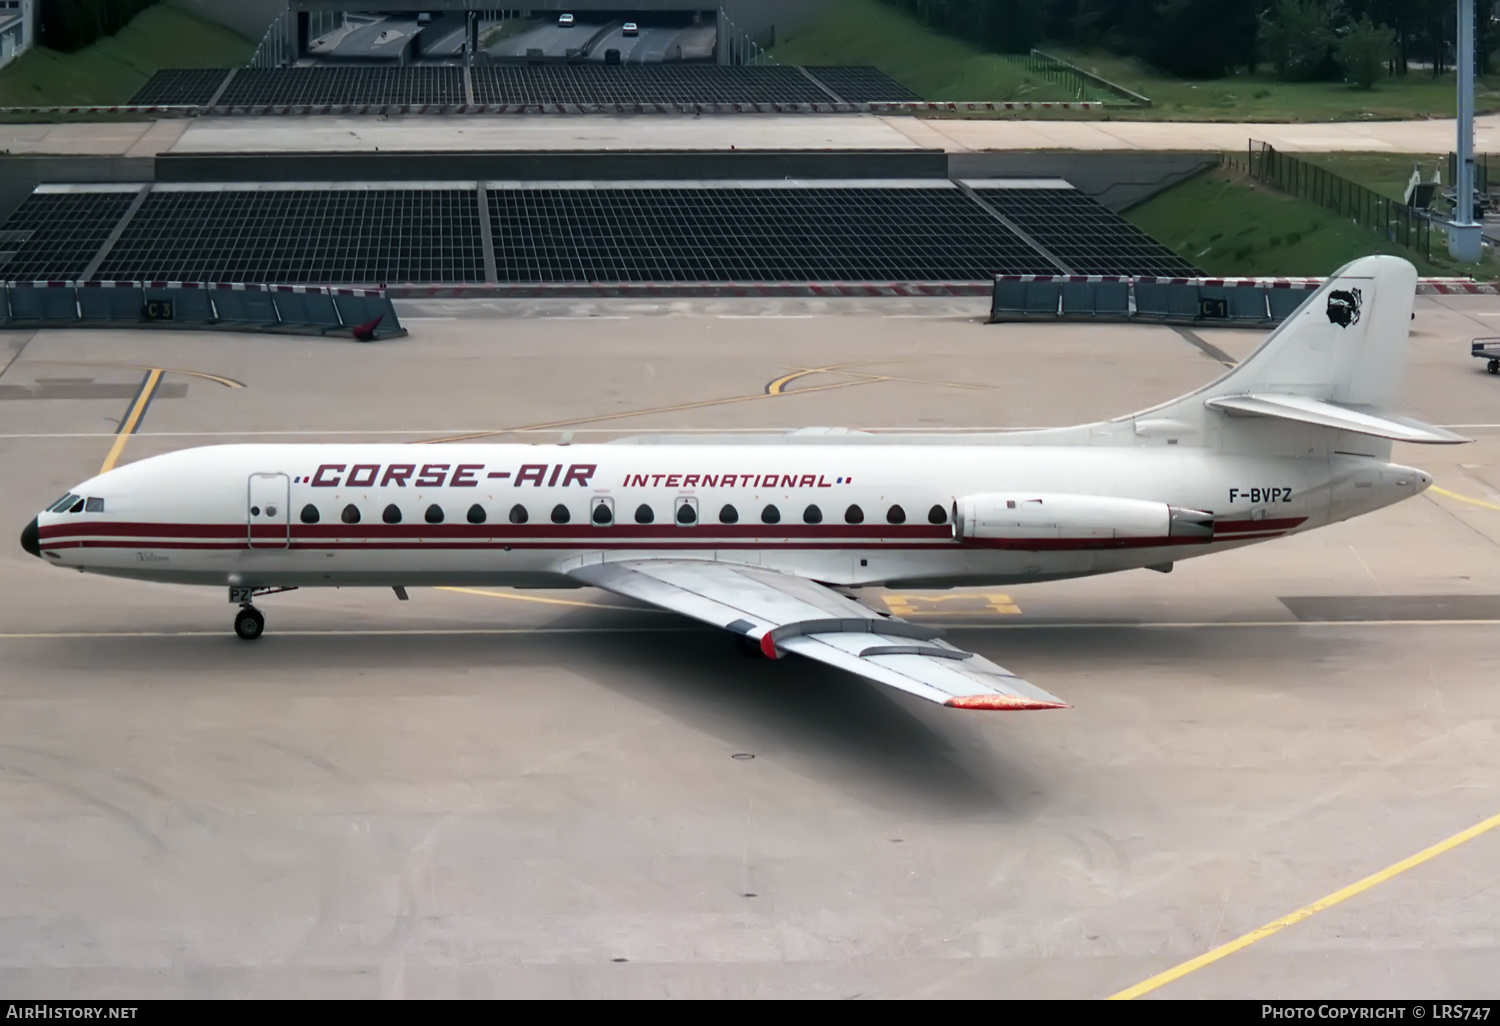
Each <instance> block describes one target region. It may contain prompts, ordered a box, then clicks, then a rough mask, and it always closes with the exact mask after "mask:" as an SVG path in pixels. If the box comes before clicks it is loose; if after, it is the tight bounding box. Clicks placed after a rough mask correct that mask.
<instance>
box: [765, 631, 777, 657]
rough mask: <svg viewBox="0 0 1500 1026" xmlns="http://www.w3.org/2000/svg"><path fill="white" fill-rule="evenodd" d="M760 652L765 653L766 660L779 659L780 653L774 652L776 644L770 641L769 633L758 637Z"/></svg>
mask: <svg viewBox="0 0 1500 1026" xmlns="http://www.w3.org/2000/svg"><path fill="white" fill-rule="evenodd" d="M760 650H761V651H762V652H763V653H765V656H766V658H767V659H780V658H781V653H780V652H777V651H776V642H774V641H772V640H771V632H770V631H766V633H764V634H762V635H761V636H760Z"/></svg>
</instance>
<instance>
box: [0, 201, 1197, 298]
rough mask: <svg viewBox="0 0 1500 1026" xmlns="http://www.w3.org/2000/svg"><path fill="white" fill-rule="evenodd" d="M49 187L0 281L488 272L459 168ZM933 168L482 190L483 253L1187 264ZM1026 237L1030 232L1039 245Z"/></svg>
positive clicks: (621, 278) (622, 260) (779, 269)
mask: <svg viewBox="0 0 1500 1026" xmlns="http://www.w3.org/2000/svg"><path fill="white" fill-rule="evenodd" d="M86 188H87V187H77V186H74V187H69V188H56V187H44V190H42V191H38V192H35V193H33V194H32V195H31V196H30V197H29V198H28V199H27V200H26V201H25V202H24V203H23V204H22V205H21V207H20V208H19V209H18V210H17V211H16V212H15V213H14V214H12V215H11V217H10V218H9V219H8V220H7V221H6V222H5V223H4V225H0V279H8V280H14V281H26V280H34V279H44V280H77V279H78V278H80V277H82V275H83V272H84V271H85V269H87V268H88V267H89V266H90V264H91V263H92V262H93V261H94V260H95V258H96V255H98V254H100V253H101V251H102V247H103V246H104V243H105V241H106V239H108V238H109V237H110V236H111V234H112V233H115V231H116V228H117V227H118V229H119V231H118V233H117V238H115V240H114V242H113V243H111V245H110V248H109V250H108V252H106V253H104V255H103V258H102V260H101V262H100V266H99V267H98V270H97V272H96V273H95V275H94V277H96V278H98V279H103V280H126V281H139V280H147V281H155V280H164V279H165V280H175V281H214V282H268V283H280V284H368V285H374V284H380V283H387V284H393V283H408V282H411V283H418V282H434V283H436V282H453V283H465V282H482V281H484V280H486V253H487V243H486V240H485V238H484V235H485V233H484V231H483V230H482V229H483V228H484V227H486V226H485V225H483V223H482V221H481V211H480V204H479V197H478V195H477V194H476V191H475V189H474V188H473V187H472V184H468V185H467V186H466V185H465V184H464V183H454V184H451V185H449V184H442V183H433V184H432V185H428V186H419V185H402V184H379V185H370V186H364V185H360V186H354V187H345V188H329V187H326V186H323V187H314V186H287V187H248V186H233V185H223V186H213V185H210V186H203V187H198V186H193V187H182V186H171V185H158V186H156V187H155V188H154V189H153V190H152V191H151V192H150V193H148V194H147V195H146V197H145V198H144V201H143V202H142V203H141V204H140V205H139V207H138V208H137V209H136V210H135V212H134V213H133V214H132V215H131V217H130V219H129V220H128V221H125V222H124V223H123V224H122V219H123V218H124V216H125V213H126V211H127V209H128V208H129V207H130V206H131V203H132V201H133V200H134V199H135V198H136V196H137V195H138V193H137V192H135V191H134V190H133V189H123V190H122V189H118V188H107V187H98V188H97V191H84V190H85V189H86ZM976 191H977V193H978V194H979V195H980V196H982V197H983V199H984V200H985V202H987V203H989V204H990V205H991V206H992V207H994V208H995V209H996V210H998V211H1000V212H1002V213H1003V214H1004V216H1005V217H1006V218H1008V219H1009V220H1010V221H1011V223H1012V224H1014V225H1016V226H1017V228H1018V229H1019V230H1020V231H1021V232H1022V233H1023V234H1024V235H1025V236H1027V238H1023V237H1022V235H1018V234H1016V232H1015V231H1012V230H1011V228H1010V227H1007V225H1006V224H1005V223H1004V222H1003V221H1002V220H1001V219H1000V218H997V217H996V216H995V215H994V214H993V213H991V211H990V210H987V209H985V207H984V206H983V205H982V204H980V203H976V202H975V201H974V199H973V198H972V197H971V196H970V195H969V194H968V193H967V192H965V191H964V190H963V189H959V188H955V187H953V186H952V185H950V184H948V183H946V182H944V181H942V180H937V181H933V182H931V183H928V182H925V181H911V182H874V181H872V182H868V183H864V182H829V183H822V184H816V185H789V184H783V183H780V182H765V183H752V182H742V183H729V182H726V183H722V184H714V185H700V184H689V183H684V184H676V183H654V182H653V183H641V184H630V183H619V184H617V185H614V184H595V185H592V186H589V187H576V186H569V185H567V184H565V183H526V182H522V183H507V184H505V185H504V186H500V185H498V184H497V185H494V186H491V187H488V188H487V189H486V190H485V195H486V196H487V199H488V209H487V210H485V211H484V213H483V216H484V217H486V218H488V221H489V224H488V226H487V227H488V228H489V236H490V239H489V240H488V252H490V253H492V255H493V258H494V267H495V272H496V279H497V280H498V281H500V282H510V283H579V282H731V281H738V282H777V281H977V280H983V279H985V278H988V277H990V276H991V275H995V274H1056V273H1059V272H1060V270H1061V269H1060V268H1059V267H1058V266H1056V265H1054V264H1053V263H1052V261H1051V260H1049V259H1048V258H1047V257H1046V256H1045V255H1043V253H1042V252H1040V251H1039V250H1038V249H1037V248H1036V247H1037V246H1040V247H1042V248H1043V249H1046V250H1049V251H1050V252H1051V253H1053V254H1055V256H1056V257H1057V258H1058V260H1059V261H1061V262H1062V263H1063V264H1065V265H1067V268H1068V269H1069V270H1071V271H1074V272H1077V273H1083V274H1110V275H1115V274H1120V275H1162V276H1179V275H1181V276H1189V275H1194V274H1197V273H1198V272H1197V270H1196V269H1195V268H1193V267H1192V266H1191V265H1190V264H1189V263H1188V262H1187V261H1185V260H1183V259H1182V258H1181V257H1179V256H1177V255H1176V254H1175V253H1172V252H1171V251H1170V250H1168V249H1167V248H1166V247H1164V246H1162V245H1160V244H1159V243H1157V242H1156V241H1155V240H1153V239H1151V238H1150V237H1149V236H1147V235H1145V234H1144V233H1142V232H1141V231H1140V230H1139V229H1137V228H1135V227H1134V226H1132V225H1130V224H1129V223H1128V222H1126V221H1125V220H1124V219H1123V218H1121V217H1119V216H1118V215H1117V214H1114V213H1112V212H1111V211H1109V210H1108V209H1106V208H1105V207H1103V206H1101V205H1100V204H1098V203H1096V202H1095V201H1093V200H1091V199H1089V198H1088V197H1086V196H1084V195H1083V194H1081V193H1079V192H1077V191H1076V190H1072V189H1051V188H1002V187H998V186H995V187H991V186H988V185H986V186H984V187H981V188H979V189H978V190H976ZM1033 241H1034V243H1035V245H1033Z"/></svg>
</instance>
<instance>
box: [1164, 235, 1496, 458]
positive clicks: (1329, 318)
mask: <svg viewBox="0 0 1500 1026" xmlns="http://www.w3.org/2000/svg"><path fill="white" fill-rule="evenodd" d="M1416 291H1417V270H1416V268H1415V267H1413V266H1412V265H1411V264H1410V263H1408V262H1407V261H1405V260H1402V259H1401V258H1400V257H1394V256H1369V257H1361V258H1360V259H1359V260H1356V261H1354V262H1353V263H1351V264H1347V265H1346V266H1344V267H1342V268H1340V269H1339V270H1338V271H1337V272H1336V273H1335V274H1334V275H1333V277H1331V278H1329V279H1328V281H1326V282H1325V283H1324V284H1323V285H1322V287H1321V288H1319V289H1318V290H1317V291H1315V292H1314V293H1313V294H1312V295H1311V296H1309V297H1308V299H1307V301H1306V302H1304V303H1303V304H1302V305H1301V306H1300V307H1298V308H1297V311H1296V312H1295V313H1294V314H1292V316H1290V317H1288V318H1287V319H1286V320H1285V321H1283V322H1282V323H1281V326H1280V327H1278V328H1277V329H1276V330H1275V331H1273V332H1272V333H1271V335H1270V337H1268V338H1267V339H1266V340H1265V342H1263V343H1262V344H1261V345H1260V348H1258V349H1256V350H1255V352H1253V353H1251V354H1250V356H1248V357H1247V358H1246V359H1245V360H1244V362H1243V363H1241V364H1240V365H1239V366H1238V367H1236V368H1235V369H1234V370H1233V371H1231V372H1230V373H1228V374H1226V375H1224V376H1223V377H1221V378H1219V379H1218V380H1217V381H1215V382H1214V383H1213V384H1211V385H1208V386H1207V387H1206V388H1203V389H1200V390H1199V391H1198V392H1195V393H1193V394H1192V395H1189V396H1185V397H1184V398H1183V399H1181V400H1178V401H1177V402H1175V403H1173V404H1169V405H1171V406H1174V407H1176V411H1180V412H1181V414H1182V415H1186V419H1188V420H1191V419H1192V417H1191V415H1190V414H1189V411H1188V410H1187V409H1185V407H1187V406H1190V405H1197V404H1200V403H1201V404H1202V406H1206V407H1208V408H1209V409H1212V410H1217V411H1219V412H1221V413H1225V414H1228V415H1230V416H1235V417H1262V418H1272V419H1275V420H1280V421H1292V422H1295V423H1299V424H1304V425H1311V426H1314V427H1319V428H1325V429H1328V430H1332V431H1347V432H1353V433H1355V434H1362V435H1372V436H1374V437H1376V438H1385V439H1391V440H1396V441H1403V442H1425V443H1439V444H1442V443H1455V442H1466V441H1468V439H1466V438H1464V437H1463V436H1461V435H1456V434H1454V433H1453V432H1451V431H1447V430H1444V429H1443V428H1438V427H1433V426H1431V425H1428V424H1422V423H1420V422H1418V421H1414V420H1411V419H1409V418H1406V417H1400V416H1397V415H1396V413H1395V410H1396V408H1397V406H1398V405H1399V404H1400V401H1401V386H1402V381H1403V379H1404V378H1405V376H1406V347H1407V335H1408V333H1409V332H1410V330H1411V320H1412V306H1413V304H1414V302H1415V300H1416Z"/></svg>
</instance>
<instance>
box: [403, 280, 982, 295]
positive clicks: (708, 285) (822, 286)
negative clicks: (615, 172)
mask: <svg viewBox="0 0 1500 1026" xmlns="http://www.w3.org/2000/svg"><path fill="white" fill-rule="evenodd" d="M993 290H994V285H993V284H992V283H990V282H987V281H896V282H866V281H859V282H831V281H807V282H795V281H766V282H714V281H683V282H490V283H486V284H469V285H390V286H387V287H386V290H385V292H386V295H388V296H390V297H391V298H392V299H580V298H589V299H683V298H705V299H711V298H748V299H756V298H765V299H775V298H808V297H811V298H837V297H847V296H854V297H879V296H887V297H892V296H894V297H900V296H908V297H910V296H988V295H990V293H991V292H992V291H993Z"/></svg>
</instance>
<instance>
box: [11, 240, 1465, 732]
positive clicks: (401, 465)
mask: <svg viewBox="0 0 1500 1026" xmlns="http://www.w3.org/2000/svg"><path fill="white" fill-rule="evenodd" d="M1415 289H1416V271H1415V270H1414V269H1413V268H1412V266H1411V264H1409V263H1407V262H1406V261H1404V260H1401V259H1398V258H1395V257H1387V256H1375V257H1367V258H1364V259H1361V260H1357V261H1355V262H1354V263H1352V264H1349V265H1348V266H1347V267H1345V268H1343V269H1342V270H1341V271H1340V272H1338V274H1337V275H1335V277H1334V278H1333V279H1331V280H1330V281H1329V282H1328V283H1326V284H1325V285H1324V286H1323V287H1322V288H1320V289H1319V290H1317V291H1316V292H1315V293H1313V294H1312V295H1311V296H1310V297H1309V299H1308V300H1307V302H1306V303H1304V304H1303V306H1302V307H1301V308H1300V309H1299V310H1298V311H1297V313H1296V314H1294V315H1293V316H1292V317H1290V318H1288V319H1287V320H1286V321H1285V322H1284V323H1283V324H1282V325H1281V326H1280V327H1279V328H1278V329H1277V330H1276V331H1274V332H1272V333H1271V335H1270V337H1269V338H1267V339H1266V341H1265V342H1264V344H1262V345H1261V346H1260V348H1258V349H1257V350H1256V351H1255V352H1254V353H1253V354H1252V355H1251V356H1250V357H1249V358H1248V359H1246V360H1245V361H1244V362H1243V363H1241V364H1240V365H1239V366H1238V367H1236V368H1234V369H1233V370H1232V371H1230V372H1229V373H1227V374H1225V375H1224V376H1223V377H1221V378H1220V379H1219V380H1217V381H1215V382H1213V383H1212V384H1209V385H1207V386H1205V387H1203V388H1201V389H1199V390H1198V391H1196V392H1193V393H1191V394H1189V395H1187V396H1184V397H1183V398H1181V399H1177V400H1174V401H1172V402H1169V403H1166V404H1165V405H1162V406H1158V407H1156V408H1154V409H1151V410H1147V411H1145V412H1143V413H1138V414H1135V415H1132V416H1128V417H1121V418H1118V419H1116V420H1111V421H1103V422H1100V423H1095V424H1086V425H1082V426H1080V427H1071V428H1059V429H1049V430H1040V431H1018V432H1007V433H999V434H988V435H983V436H975V435H948V436H944V437H928V436H922V437H911V436H892V435H877V434H870V433H864V432H857V431H856V432H839V431H830V430H821V431H813V432H794V433H792V434H790V435H779V436H774V437H763V438H758V439H752V440H749V441H748V442H747V441H746V440H744V439H734V440H732V441H731V440H724V441H715V442H714V443H713V444H703V443H702V442H701V440H700V441H699V442H698V443H697V444H678V443H677V442H674V441H672V440H670V439H647V440H635V442H636V444H628V443H627V444H621V443H618V442H613V443H609V444H604V445H478V444H438V445H226V446H214V447H210V448H198V449H188V450H184V451H181V452H176V453H171V454H168V455H164V456H156V457H152V458H150V459H145V460H142V461H140V462H139V463H133V464H130V465H128V466H124V467H120V468H118V469H116V470H111V471H109V472H108V473H105V474H101V475H99V476H98V477H95V478H92V479H91V480H88V481H85V482H83V483H82V484H80V485H79V486H78V487H76V488H75V489H73V490H72V491H70V492H69V493H68V494H67V495H65V496H63V497H62V498H61V499H59V500H58V501H57V502H55V503H53V504H52V505H51V506H49V507H48V508H47V510H46V511H45V512H43V513H41V514H40V515H39V516H38V517H37V518H36V519H35V520H33V521H32V522H31V523H30V524H29V525H28V526H27V527H26V530H25V532H24V533H23V535H22V545H23V547H24V548H25V549H26V551H27V552H30V553H32V554H33V555H37V556H40V557H42V558H44V559H45V560H46V561H48V562H50V563H52V564H55V565H56V566H59V567H66V568H70V569H75V570H79V571H84V572H88V573H97V574H106V575H111V576H117V577H130V578H135V579H138V580H149V581H165V582H173V583H179V584H198V585H218V586H220V587H227V588H228V590H229V600H230V602H231V603H233V604H235V605H237V606H238V607H239V609H238V612H237V613H236V616H235V623H234V626H235V631H236V633H238V634H239V636H240V637H241V638H245V639H247V640H249V639H254V638H257V637H259V636H260V634H261V632H262V630H263V628H264V626H265V618H264V617H263V616H262V614H261V613H260V611H259V610H257V609H256V608H255V606H254V605H252V604H251V603H252V600H253V599H255V598H257V597H259V596H262V595H267V594H271V593H273V592H276V591H281V590H285V589H290V588H302V587H350V586H371V587H383V588H393V589H395V591H396V594H397V596H398V597H400V598H405V597H406V592H405V589H406V588H408V587H412V586H417V585H489V586H495V585H501V586H506V585H508V586H514V587H523V588H539V587H594V588H602V589H605V590H607V591H611V592H615V593H618V594H620V595H624V596H627V597H629V598H631V599H635V600H639V601H641V602H646V603H649V604H652V605H655V606H660V607H662V608H664V609H668V610H672V611H675V612H677V613H681V614H684V615H686V616H689V617H693V618H695V619H698V620H701V621H704V622H706V623H710V624H713V625H715V626H718V627H722V628H724V629H726V630H728V631H730V632H731V633H733V634H734V635H737V636H738V638H739V640H740V642H741V645H742V647H745V648H747V649H750V650H751V651H757V650H758V651H759V652H762V653H764V654H765V655H767V656H770V657H772V658H778V657H780V656H781V655H783V654H785V653H788V652H792V653H796V654H798V655H802V656H807V657H809V658H812V659H817V660H820V661H822V662H825V663H828V664H830V665H833V666H836V667H839V668H840V669H844V670H848V671H850V672H853V673H857V674H861V675H863V676H865V677H868V678H870V679H872V680H875V681H878V682H880V683H882V684H887V685H890V686H891V687H895V688H899V689H901V690H903V691H907V692H910V693H912V694H914V695H919V696H921V697H922V698H925V699H929V700H931V701H935V702H941V703H943V704H945V705H949V706H957V707H960V708H966V709H1044V708H1057V707H1061V706H1063V705H1064V704H1065V703H1063V702H1062V701H1061V700H1060V699H1057V698H1055V697H1053V696H1052V695H1050V694H1048V693H1047V692H1045V691H1043V690H1041V689H1040V688H1038V687H1036V686H1035V685H1032V684H1030V683H1028V682H1026V681H1024V680H1022V679H1020V678H1019V677H1017V676H1016V675H1015V674H1012V673H1010V672H1009V671H1008V670H1006V669H1004V668H1003V667H1000V666H998V665H996V664H995V663H992V662H990V661H989V660H987V659H984V658H982V657H980V656H977V655H974V654H972V653H969V652H965V651H963V650H962V649H959V648H956V647H954V646H953V645H951V644H949V643H947V642H945V641H943V640H941V639H940V638H939V637H938V632H937V631H935V630H932V629H930V628H928V627H926V626H922V625H918V624H913V623H908V622H906V621H904V620H901V619H898V618H895V617H891V616H889V615H887V614H886V613H884V612H881V611H878V610H875V609H871V608H869V607H867V606H865V605H863V604H861V603H860V602H859V601H858V600H857V599H856V598H855V597H853V595H854V594H855V593H856V592H857V590H858V589H861V588H866V587H878V586H884V585H892V586H900V587H902V588H948V587H953V586H960V585H988V584H1006V585H1011V584H1016V583H1019V582H1027V581H1044V580H1056V579H1059V578H1067V577H1083V576H1087V575H1090V574H1102V573H1110V572H1113V571H1117V570H1130V569H1137V568H1142V567H1145V568H1150V569H1153V570H1161V571H1166V570H1170V569H1171V567H1172V564H1173V563H1174V562H1175V561H1176V560H1180V559H1186V558H1188V557H1190V556H1201V555H1206V554H1208V553H1210V552H1222V551H1225V550H1228V549H1233V548H1239V547H1241V546H1244V545H1250V544H1253V543H1255V542H1262V541H1267V540H1270V539H1272V538H1280V537H1283V536H1285V535H1288V534H1293V533H1296V532H1300V531H1307V530H1310V529H1312V528H1314V527H1321V526H1323V525H1325V524H1331V523H1335V522H1337V521H1340V520H1346V519H1348V518H1350V517H1353V516H1357V515H1359V514H1362V513H1369V512H1371V511H1372V510H1376V509H1380V508H1381V507H1383V506H1388V505H1390V504H1392V503H1394V502H1399V501H1400V500H1402V499H1404V498H1407V497H1409V496H1412V495H1416V494H1417V493H1419V492H1421V491H1422V490H1423V489H1425V488H1426V487H1427V486H1428V485H1429V484H1431V481H1432V479H1431V478H1430V477H1429V476H1428V475H1427V474H1425V473H1422V472H1421V471H1419V470H1414V469H1412V468H1410V467H1404V466H1400V465H1399V464H1395V463H1392V462H1390V454H1391V442H1392V440H1399V441H1405V442H1428V443H1451V442H1462V441H1466V439H1464V438H1461V437H1460V436H1458V435H1455V434H1453V433H1451V432H1449V431H1446V430H1443V429H1441V428H1437V427H1431V426H1428V425H1425V424H1420V423H1418V422H1416V421H1412V420H1409V419H1407V418H1404V417H1399V416H1397V415H1396V414H1395V412H1394V411H1395V409H1396V407H1397V403H1398V401H1399V398H1400V388H1401V380H1402V375H1403V366H1404V363H1405V356H1406V345H1407V332H1408V329H1409V326H1410V321H1411V318H1412V304H1413V296H1414V294H1415ZM646 442H650V443H652V444H646ZM798 443H802V444H798Z"/></svg>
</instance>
